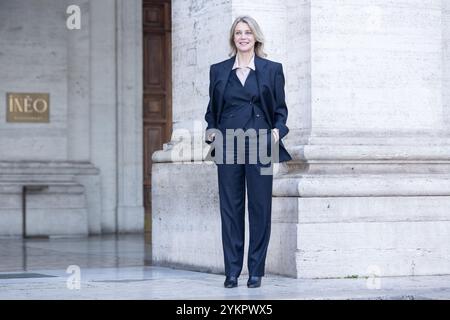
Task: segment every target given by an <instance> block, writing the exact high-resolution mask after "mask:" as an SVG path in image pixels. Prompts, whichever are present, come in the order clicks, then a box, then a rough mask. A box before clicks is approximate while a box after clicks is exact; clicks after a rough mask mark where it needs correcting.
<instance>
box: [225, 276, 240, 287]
mask: <svg viewBox="0 0 450 320" xmlns="http://www.w3.org/2000/svg"><path fill="white" fill-rule="evenodd" d="M223 286H224V287H225V288H235V287H237V286H238V279H237V277H226V278H225V282H224V283H223Z"/></svg>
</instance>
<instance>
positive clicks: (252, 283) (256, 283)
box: [247, 276, 262, 288]
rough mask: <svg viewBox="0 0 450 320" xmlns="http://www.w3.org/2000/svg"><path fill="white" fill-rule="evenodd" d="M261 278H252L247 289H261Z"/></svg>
mask: <svg viewBox="0 0 450 320" xmlns="http://www.w3.org/2000/svg"><path fill="white" fill-rule="evenodd" d="M261 278H262V277H258V276H250V277H249V278H248V281H247V287H249V288H259V287H261Z"/></svg>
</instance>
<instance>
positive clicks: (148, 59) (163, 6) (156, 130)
mask: <svg viewBox="0 0 450 320" xmlns="http://www.w3.org/2000/svg"><path fill="white" fill-rule="evenodd" d="M142 5H143V8H142V9H143V10H142V18H143V20H142V23H143V32H144V34H143V50H144V71H143V85H144V97H143V102H144V103H143V123H144V190H143V191H144V206H145V232H147V233H150V232H151V207H152V203H151V191H152V185H151V181H152V159H151V156H152V153H153V152H154V151H156V150H161V149H162V146H163V143H166V142H168V141H169V140H170V135H171V132H172V79H171V74H172V70H171V64H172V57H171V47H172V40H171V24H172V23H171V3H170V1H167V0H143V1H142Z"/></svg>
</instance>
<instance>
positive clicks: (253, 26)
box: [228, 16, 267, 58]
mask: <svg viewBox="0 0 450 320" xmlns="http://www.w3.org/2000/svg"><path fill="white" fill-rule="evenodd" d="M239 22H244V23H246V24H247V25H248V26H249V28H250V30H252V32H253V35H254V36H255V54H256V55H257V56H259V57H263V58H264V57H267V53H265V52H264V35H263V33H262V31H261V28H260V27H259V25H258V23H257V22H256V20H255V19H253V18H252V17H250V16H239V17H237V18H236V19H235V20H234V22H233V24H232V25H231V28H230V48H231V51H230V53H229V54H228V55H229V56H230V57H231V56H234V55H236V54H237V48H236V45H235V44H234V30H235V29H236V26H237V24H238V23H239Z"/></svg>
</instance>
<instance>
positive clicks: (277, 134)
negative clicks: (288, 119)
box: [272, 128, 280, 143]
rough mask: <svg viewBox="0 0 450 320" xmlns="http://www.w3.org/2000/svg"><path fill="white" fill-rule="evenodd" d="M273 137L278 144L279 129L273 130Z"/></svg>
mask: <svg viewBox="0 0 450 320" xmlns="http://www.w3.org/2000/svg"><path fill="white" fill-rule="evenodd" d="M272 136H273V140H274V142H275V143H277V142H278V140H280V132H279V131H278V129H277V128H275V129H272Z"/></svg>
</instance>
